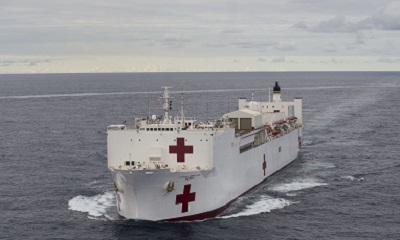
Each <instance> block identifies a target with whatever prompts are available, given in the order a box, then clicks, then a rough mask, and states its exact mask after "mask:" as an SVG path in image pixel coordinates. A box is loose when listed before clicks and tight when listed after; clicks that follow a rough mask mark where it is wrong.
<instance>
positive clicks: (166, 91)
mask: <svg viewBox="0 0 400 240" xmlns="http://www.w3.org/2000/svg"><path fill="white" fill-rule="evenodd" d="M163 88H164V92H163V99H164V106H163V110H164V123H171V120H170V114H169V111H170V110H171V108H172V107H171V101H170V99H173V97H171V96H170V95H169V89H170V88H171V87H163Z"/></svg>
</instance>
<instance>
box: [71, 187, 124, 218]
mask: <svg viewBox="0 0 400 240" xmlns="http://www.w3.org/2000/svg"><path fill="white" fill-rule="evenodd" d="M115 208H116V205H115V194H114V192H113V191H109V192H105V193H103V194H98V195H95V196H92V197H87V196H76V197H74V198H72V199H71V200H69V201H68V209H69V210H72V211H78V212H83V213H87V217H88V218H89V219H94V220H115V219H117V218H118V215H117V214H116V213H115Z"/></svg>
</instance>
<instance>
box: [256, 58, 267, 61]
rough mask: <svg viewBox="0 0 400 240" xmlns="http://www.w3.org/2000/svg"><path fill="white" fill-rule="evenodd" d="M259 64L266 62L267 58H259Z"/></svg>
mask: <svg viewBox="0 0 400 240" xmlns="http://www.w3.org/2000/svg"><path fill="white" fill-rule="evenodd" d="M257 62H266V60H265V58H259V59H257Z"/></svg>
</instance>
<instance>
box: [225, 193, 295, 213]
mask: <svg viewBox="0 0 400 240" xmlns="http://www.w3.org/2000/svg"><path fill="white" fill-rule="evenodd" d="M292 203H293V202H292V201H289V200H286V199H283V198H272V197H269V196H262V197H261V199H260V200H259V201H257V202H254V203H252V204H251V205H248V206H246V208H245V209H244V210H243V211H241V212H239V213H235V214H232V215H228V216H221V217H218V218H235V217H241V216H251V215H256V214H260V213H265V212H271V211H272V210H275V209H281V208H284V207H286V206H289V205H291V204H292Z"/></svg>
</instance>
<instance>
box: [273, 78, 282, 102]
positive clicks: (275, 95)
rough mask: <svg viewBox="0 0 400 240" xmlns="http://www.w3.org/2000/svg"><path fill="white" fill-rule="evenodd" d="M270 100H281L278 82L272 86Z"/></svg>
mask: <svg viewBox="0 0 400 240" xmlns="http://www.w3.org/2000/svg"><path fill="white" fill-rule="evenodd" d="M272 101H274V102H280V101H281V87H280V86H279V83H278V82H275V86H274V88H273V93H272Z"/></svg>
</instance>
